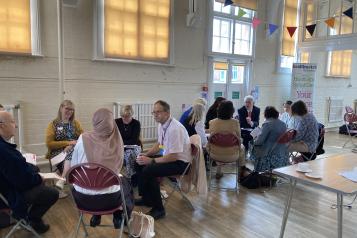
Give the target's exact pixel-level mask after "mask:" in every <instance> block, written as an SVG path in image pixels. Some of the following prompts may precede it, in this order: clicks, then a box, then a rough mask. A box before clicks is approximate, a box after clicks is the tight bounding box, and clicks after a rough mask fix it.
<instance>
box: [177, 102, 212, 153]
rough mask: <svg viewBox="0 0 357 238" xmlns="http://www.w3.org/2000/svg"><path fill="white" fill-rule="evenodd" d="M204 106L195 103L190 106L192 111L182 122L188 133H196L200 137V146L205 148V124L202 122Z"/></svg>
mask: <svg viewBox="0 0 357 238" xmlns="http://www.w3.org/2000/svg"><path fill="white" fill-rule="evenodd" d="M204 112H205V107H204V105H202V104H195V105H193V107H192V111H191V112H190V114H189V116H188V117H187V118H186V120H185V121H184V123H183V126H184V127H185V128H186V130H187V132H188V135H189V136H192V135H196V134H198V135H199V136H200V138H201V144H202V147H203V148H205V147H206V144H207V137H206V132H205V125H204V123H203V116H204Z"/></svg>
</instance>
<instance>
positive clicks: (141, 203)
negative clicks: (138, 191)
mask: <svg viewBox="0 0 357 238" xmlns="http://www.w3.org/2000/svg"><path fill="white" fill-rule="evenodd" d="M134 203H135V206H146V207H151V206H150V204H149V203H148V202H146V201H144V199H142V198H139V199H135V200H134Z"/></svg>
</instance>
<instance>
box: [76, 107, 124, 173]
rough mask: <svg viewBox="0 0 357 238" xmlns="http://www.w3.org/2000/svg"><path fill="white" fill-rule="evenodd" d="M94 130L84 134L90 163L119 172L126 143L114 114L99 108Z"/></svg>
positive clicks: (85, 149) (85, 147) (84, 143)
mask: <svg viewBox="0 0 357 238" xmlns="http://www.w3.org/2000/svg"><path fill="white" fill-rule="evenodd" d="M92 124H93V131H90V132H85V133H83V134H82V138H83V145H84V151H85V154H86V156H87V159H88V162H89V163H98V164H101V165H104V166H106V167H107V168H110V169H112V170H113V171H114V172H116V173H119V171H120V170H121V167H122V165H123V157H124V145H123V140H122V138H121V135H120V133H119V130H118V127H117V125H116V124H115V121H114V119H113V114H112V112H111V111H109V110H108V109H106V108H100V109H98V110H97V111H96V112H95V113H94V115H93V119H92Z"/></svg>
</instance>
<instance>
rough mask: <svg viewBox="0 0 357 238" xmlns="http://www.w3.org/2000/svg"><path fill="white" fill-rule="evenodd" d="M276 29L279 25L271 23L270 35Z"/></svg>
mask: <svg viewBox="0 0 357 238" xmlns="http://www.w3.org/2000/svg"><path fill="white" fill-rule="evenodd" d="M276 29H278V26H277V25H274V24H271V23H269V35H272V34H273V33H274V32H275V31H276Z"/></svg>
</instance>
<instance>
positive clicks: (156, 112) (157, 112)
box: [151, 111, 164, 115]
mask: <svg viewBox="0 0 357 238" xmlns="http://www.w3.org/2000/svg"><path fill="white" fill-rule="evenodd" d="M162 112H164V111H152V112H151V114H152V115H156V114H160V113H162Z"/></svg>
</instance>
